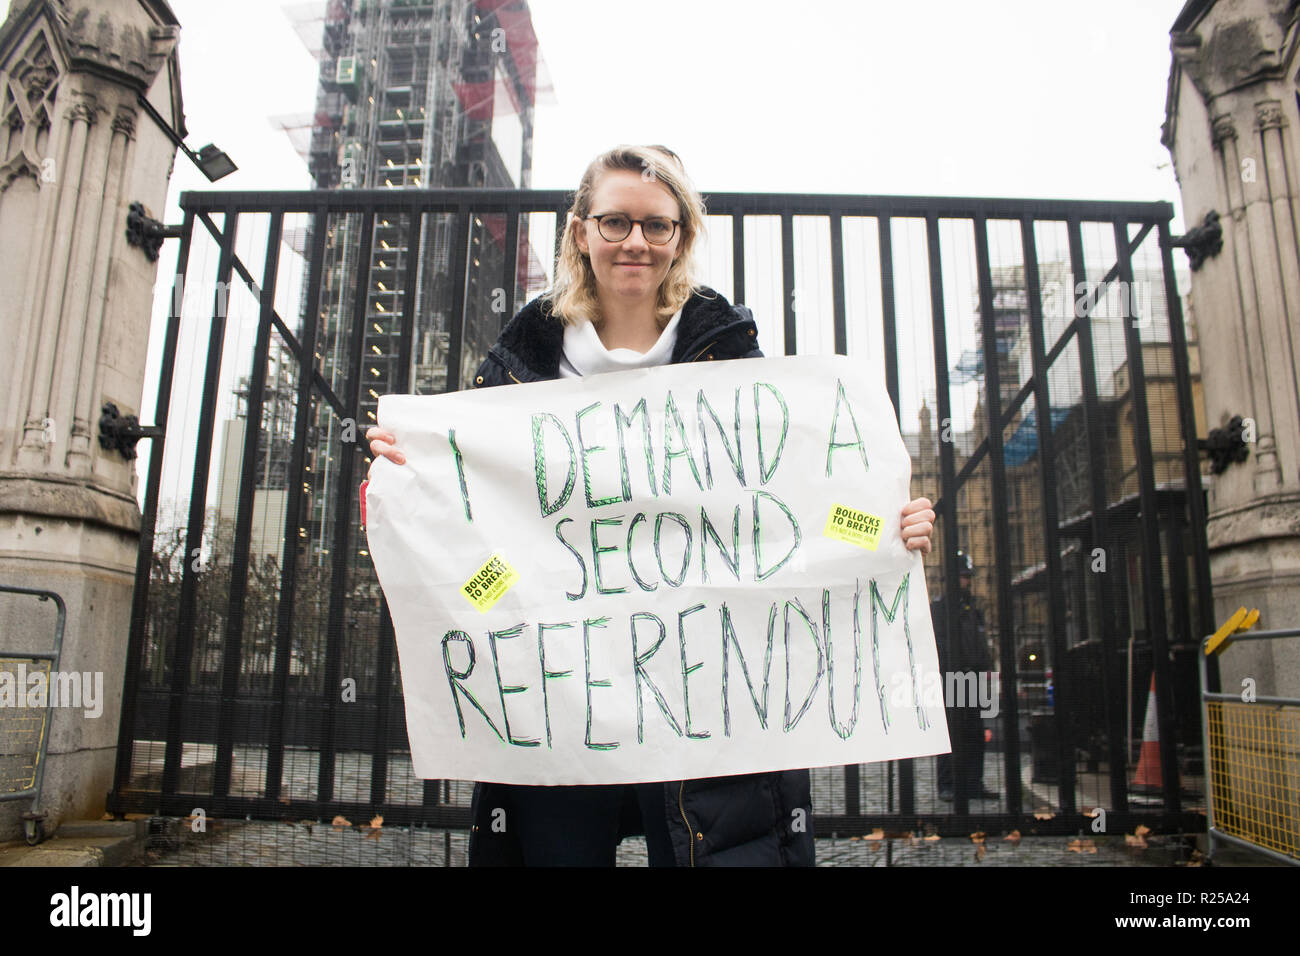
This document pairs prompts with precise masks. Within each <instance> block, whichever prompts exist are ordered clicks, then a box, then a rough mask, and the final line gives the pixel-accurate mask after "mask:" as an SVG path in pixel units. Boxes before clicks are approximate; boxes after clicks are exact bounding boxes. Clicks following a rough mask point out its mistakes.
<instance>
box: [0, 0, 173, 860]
mask: <svg viewBox="0 0 1300 956" xmlns="http://www.w3.org/2000/svg"><path fill="white" fill-rule="evenodd" d="M178 39H179V26H178V24H177V21H176V18H175V16H174V15H173V14H172V12H171V9H170V8H169V7H168V5H167V3H166V2H165V0H26V2H23V0H18V2H16V3H14V4H13V7H12V9H11V11H10V14H9V18H8V19H7V20H6V21H5V22H4V24H3V25H0V261H2V262H3V263H4V265H3V268H0V374H2V376H3V377H0V585H10V586H20V587H26V588H41V589H47V590H51V591H55V592H58V593H59V594H60V595H61V596H62V598H63V600H64V601H65V603H66V605H67V610H68V618H67V627H66V631H65V635H64V642H63V655H62V661H61V662H60V668H59V669H60V670H61V671H63V672H65V673H70V672H73V671H75V672H77V673H78V674H81V675H86V674H89V675H92V678H94V675H100V677H99V678H97V679H98V680H102V686H103V690H104V694H103V699H102V700H100V701H97V702H95V709H97V710H99V711H101V713H100V715H99V716H88V715H87V710H88V708H86V707H64V706H61V707H59V708H57V709H56V710H55V711H54V713H53V719H52V722H51V726H50V734H49V751H48V753H49V755H48V758H47V761H46V766H45V778H44V788H43V789H44V792H43V794H42V800H41V804H42V809H44V810H47V811H48V812H49V814H50V819H48V820H47V822H46V828H47V830H49V829H52V828H53V827H55V826H57V824H58V822H59V821H60V820H63V819H68V818H72V817H87V816H89V817H98V816H99V815H100V814H102V813H103V809H104V797H105V795H106V794H107V792H108V790H109V789H110V788H111V786H112V782H113V780H112V774H113V766H114V760H115V756H116V746H117V738H118V724H119V710H120V703H121V689H122V675H123V668H124V663H125V657H126V646H127V638H128V634H129V630H130V609H131V593H132V589H133V585H134V572H135V562H136V553H137V550H138V544H139V528H140V511H139V508H138V506H137V504H136V499H135V485H136V481H135V468H134V463H133V462H130V461H127V460H126V459H125V458H123V457H122V455H121V454H120V453H118V452H116V451H106V450H105V449H103V448H102V447H100V444H99V441H98V426H99V417H100V409H101V406H103V405H104V404H105V403H106V402H112V403H114V404H116V405H117V406H118V408H119V409H120V411H121V413H122V414H124V415H126V414H137V415H138V414H139V404H140V398H141V394H142V390H143V381H144V363H145V352H146V348H147V343H148V340H149V321H150V315H151V302H152V296H153V287H154V283H155V279H156V271H157V266H156V265H155V264H154V263H151V262H149V261H148V260H147V259H146V258H145V256H144V254H143V253H142V251H141V250H140V249H138V248H133V247H131V246H129V245H128V243H127V241H126V237H125V233H126V219H127V210H128V207H129V206H130V204H131V202H133V201H139V202H142V203H144V204H145V205H146V206H147V207H149V208H152V209H154V210H161V209H162V208H163V205H164V203H165V201H166V195H167V181H168V179H169V177H170V171H171V165H172V161H173V159H174V157H175V148H174V147H173V146H172V144H171V142H170V141H169V140H168V139H167V138H166V136H165V135H164V134H163V133H162V131H161V130H159V129H157V127H156V126H154V125H153V124H151V123H140V124H138V123H137V115H138V112H139V105H138V102H137V97H138V96H140V95H145V96H147V97H148V98H149V100H150V101H151V102H152V103H153V105H154V106H155V107H156V108H157V109H158V111H159V112H160V113H162V114H163V115H164V116H166V117H169V118H170V120H171V122H172V123H173V125H174V126H175V127H177V128H180V129H182V130H183V122H182V119H181V117H180V116H179V103H180V88H179V73H178V69H177V63H176V53H175V48H176V43H177V40H178ZM147 417H148V416H146V418H147ZM47 612H48V606H42V605H38V604H37V603H36V602H35V601H34V600H32V599H29V598H18V597H14V596H12V595H6V594H4V593H3V592H0V650H30V651H41V650H49V649H50V645H51V643H52V641H53V621H54V618H53V615H52V614H50V613H47ZM0 666H2V665H0ZM84 702H85V697H84V695H83V703H84ZM12 716H13V715H12V714H7V713H6V712H5V711H4V710H3V709H0V723H3V722H4V721H5V720H6V719H10V718H12ZM25 809H27V806H26V804H23V805H21V806H20V805H18V804H15V803H12V802H7V803H0V841H3V840H5V839H11V838H13V837H14V836H15V834H16V832H19V831H20V830H21V824H20V823H19V822H18V814H19V812H21V811H22V810H25Z"/></svg>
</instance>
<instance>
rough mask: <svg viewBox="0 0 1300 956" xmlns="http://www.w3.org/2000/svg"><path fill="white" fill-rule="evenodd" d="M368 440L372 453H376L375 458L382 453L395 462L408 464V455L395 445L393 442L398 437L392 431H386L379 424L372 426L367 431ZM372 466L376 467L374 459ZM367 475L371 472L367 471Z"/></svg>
mask: <svg viewBox="0 0 1300 956" xmlns="http://www.w3.org/2000/svg"><path fill="white" fill-rule="evenodd" d="M366 441H368V442H370V453H371V454H372V455H374V456H375V458H378V457H380V456H381V455H382V456H383V457H384V458H387V459H388V460H389V461H391V462H393V463H394V464H397V465H405V464H406V456H405V455H403V454H402V453H401V452H400V451H398V450H397V449H396V448H394V447H393V443H394V442H396V441H397V439H396V438H395V437H394V436H393V435H392V434H391V433H390V432H386V431H384V430H383V429H382V428H379V427H378V426H372V427H371V428H370V430H369V431H367V432H366ZM370 467H371V468H373V467H375V463H374V462H373V461H372V462H371V463H370ZM367 477H369V473H367Z"/></svg>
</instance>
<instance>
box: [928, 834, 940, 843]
mask: <svg viewBox="0 0 1300 956" xmlns="http://www.w3.org/2000/svg"><path fill="white" fill-rule="evenodd" d="M925 838H926V839H927V840H929V841H934V840H938V839H940V837H939V834H937V833H927V834H926V835H925Z"/></svg>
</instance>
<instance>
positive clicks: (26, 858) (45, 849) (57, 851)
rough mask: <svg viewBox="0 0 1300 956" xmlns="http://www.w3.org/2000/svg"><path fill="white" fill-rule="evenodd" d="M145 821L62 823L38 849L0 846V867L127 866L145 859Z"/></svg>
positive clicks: (24, 846)
mask: <svg viewBox="0 0 1300 956" xmlns="http://www.w3.org/2000/svg"><path fill="white" fill-rule="evenodd" d="M148 823H149V821H148V820H143V819H142V820H93V821H92V820H86V821H79V822H75V823H65V824H63V825H62V826H60V827H59V829H58V831H57V832H56V833H55V834H54V835H53V836H52V837H50V838H49V839H48V840H46V841H45V842H43V843H41V844H40V845H38V846H28V845H27V844H26V843H21V842H20V843H4V844H0V867H3V866H129V865H131V864H133V863H135V862H137V861H138V860H139V859H140V858H141V857H142V856H143V855H144V848H145V841H146V837H147V835H148Z"/></svg>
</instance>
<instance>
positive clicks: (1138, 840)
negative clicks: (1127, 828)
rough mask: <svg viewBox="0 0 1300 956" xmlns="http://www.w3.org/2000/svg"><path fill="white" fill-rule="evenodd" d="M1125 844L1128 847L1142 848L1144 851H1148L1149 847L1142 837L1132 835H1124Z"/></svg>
mask: <svg viewBox="0 0 1300 956" xmlns="http://www.w3.org/2000/svg"><path fill="white" fill-rule="evenodd" d="M1124 843H1125V844H1126V845H1127V846H1140V847H1142V849H1144V850H1145V849H1146V846H1147V841H1146V840H1144V839H1143V838H1142V837H1141V836H1139V835H1135V834H1132V833H1125V834H1124Z"/></svg>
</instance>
